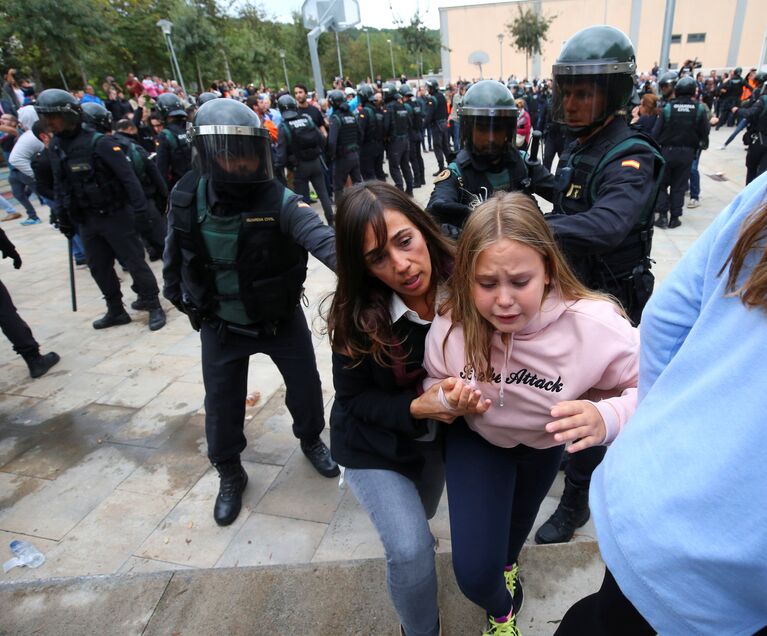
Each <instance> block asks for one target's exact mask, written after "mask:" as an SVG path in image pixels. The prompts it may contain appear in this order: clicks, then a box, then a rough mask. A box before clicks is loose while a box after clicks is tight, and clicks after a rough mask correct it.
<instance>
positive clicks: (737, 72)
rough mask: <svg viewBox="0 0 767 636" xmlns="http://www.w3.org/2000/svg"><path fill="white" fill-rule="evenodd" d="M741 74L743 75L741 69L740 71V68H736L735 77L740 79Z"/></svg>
mask: <svg viewBox="0 0 767 636" xmlns="http://www.w3.org/2000/svg"><path fill="white" fill-rule="evenodd" d="M742 74H743V69H742V68H740V66H738V67H737V68H736V69H735V75H737V76H738V77H740V76H741V75H742Z"/></svg>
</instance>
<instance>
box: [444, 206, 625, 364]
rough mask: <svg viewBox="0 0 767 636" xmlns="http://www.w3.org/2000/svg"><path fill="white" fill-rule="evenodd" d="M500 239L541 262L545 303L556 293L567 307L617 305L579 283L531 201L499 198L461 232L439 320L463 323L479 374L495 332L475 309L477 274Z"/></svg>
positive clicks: (470, 358) (470, 357) (475, 214)
mask: <svg viewBox="0 0 767 636" xmlns="http://www.w3.org/2000/svg"><path fill="white" fill-rule="evenodd" d="M501 239H511V240H513V241H519V242H520V243H523V244H525V245H527V246H528V247H531V248H533V249H534V250H535V251H536V252H538V253H539V254H540V255H541V256H542V257H543V262H544V266H545V268H546V273H547V274H548V276H549V281H550V282H549V284H548V285H547V286H546V290H545V292H544V295H543V300H545V299H546V297H547V296H548V294H549V291H550V290H551V289H554V291H555V292H556V293H557V295H558V296H559V297H560V298H562V300H564V301H571V302H572V301H576V300H580V299H581V298H590V299H596V300H609V301H611V302H615V300H614V299H613V298H612V297H610V296H607V295H606V294H601V293H599V292H595V291H592V290H590V289H588V288H587V287H586V286H585V285H583V283H581V282H580V281H579V280H578V279H577V278H576V277H575V274H573V272H572V270H571V269H570V266H569V265H568V264H567V261H566V260H565V257H564V256H563V255H562V252H561V251H560V250H559V247H558V246H557V243H556V240H555V239H554V235H553V234H552V233H551V230H550V229H549V226H548V224H547V223H546V220H545V219H544V217H543V214H542V213H541V211H540V209H538V205H537V204H536V203H535V201H534V200H533V199H532V198H531V197H529V196H528V195H526V194H522V193H520V192H496V193H495V194H494V195H493V196H492V198H490V199H489V200H487V201H485V202H484V203H483V204H481V205H479V206H478V207H477V208H476V209H475V210H474V211H473V212H472V213H471V215H470V216H469V218H468V219H467V221H466V223H465V225H464V227H463V233H462V234H461V238H460V240H459V242H458V251H457V254H456V260H455V268H454V269H453V273H452V275H451V276H450V279H449V296H448V298H447V300H446V301H445V302H444V303H443V304H442V306H441V307H440V314H445V313H446V312H448V311H450V312H452V320H453V325H455V324H458V323H460V324H461V326H462V327H463V334H464V349H465V357H466V362H467V364H470V365H471V366H472V368H473V369H475V371H476V372H477V373H478V374H480V373H484V374H489V373H490V372H491V369H490V341H491V339H492V337H493V327H492V325H491V324H490V323H489V322H488V321H487V320H485V319H484V318H483V317H482V315H481V314H480V313H479V312H478V311H477V308H476V306H475V304H474V295H473V289H474V276H475V270H476V266H477V259H478V258H479V255H480V254H481V253H482V252H483V251H484V250H486V249H487V248H489V247H490V246H491V245H493V244H494V243H497V242H498V241H500V240H501ZM616 304H617V303H616ZM450 330H452V327H451V329H450ZM449 335H450V331H448V336H449ZM445 341H447V336H446V338H445ZM443 349H444V344H443Z"/></svg>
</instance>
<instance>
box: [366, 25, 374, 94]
mask: <svg viewBox="0 0 767 636" xmlns="http://www.w3.org/2000/svg"><path fill="white" fill-rule="evenodd" d="M365 35H366V36H367V39H368V62H370V81H371V82H374V81H375V75H373V54H372V53H371V52H370V32H369V31H368V30H367V29H365Z"/></svg>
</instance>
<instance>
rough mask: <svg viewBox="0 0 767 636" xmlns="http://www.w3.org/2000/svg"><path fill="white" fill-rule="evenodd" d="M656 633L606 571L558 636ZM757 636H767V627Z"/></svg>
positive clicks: (570, 612) (644, 635)
mask: <svg viewBox="0 0 767 636" xmlns="http://www.w3.org/2000/svg"><path fill="white" fill-rule="evenodd" d="M655 633H656V632H655V630H654V629H653V628H652V626H651V625H650V623H648V622H647V621H646V620H645V619H644V618H642V615H641V614H640V613H639V612H638V611H637V608H636V607H634V606H633V605H632V604H631V601H629V600H628V599H627V598H626V597H625V596H624V595H623V592H621V589H620V588H619V587H618V583H616V581H615V579H614V578H613V575H612V574H611V573H610V570H608V569H606V568H605V578H604V581H602V587H601V588H600V589H599V591H598V592H596V593H595V594H592V595H591V596H587V597H586V598H582V599H581V600H580V601H578V602H577V603H576V604H575V605H573V606H572V607H571V608H570V609H569V610H567V614H565V617H564V618H563V619H562V622H561V623H560V624H559V627H558V628H557V631H556V632H554V636H581V634H589V636H654V635H655ZM754 636H767V627H765V628H764V629H761V630H759V631H758V632H756V634H754Z"/></svg>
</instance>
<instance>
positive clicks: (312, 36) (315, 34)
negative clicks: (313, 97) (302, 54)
mask: <svg viewBox="0 0 767 636" xmlns="http://www.w3.org/2000/svg"><path fill="white" fill-rule="evenodd" d="M321 33H322V29H320V27H315V28H313V29H312V30H311V31H309V33H308V34H307V35H306V40H307V42H308V43H309V59H311V62H312V74H313V75H314V91H315V92H316V93H317V98H318V99H323V98H324V97H325V88H324V86H323V85H322V70H321V69H320V56H319V53H317V39H318V38H319V37H320V34H321Z"/></svg>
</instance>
